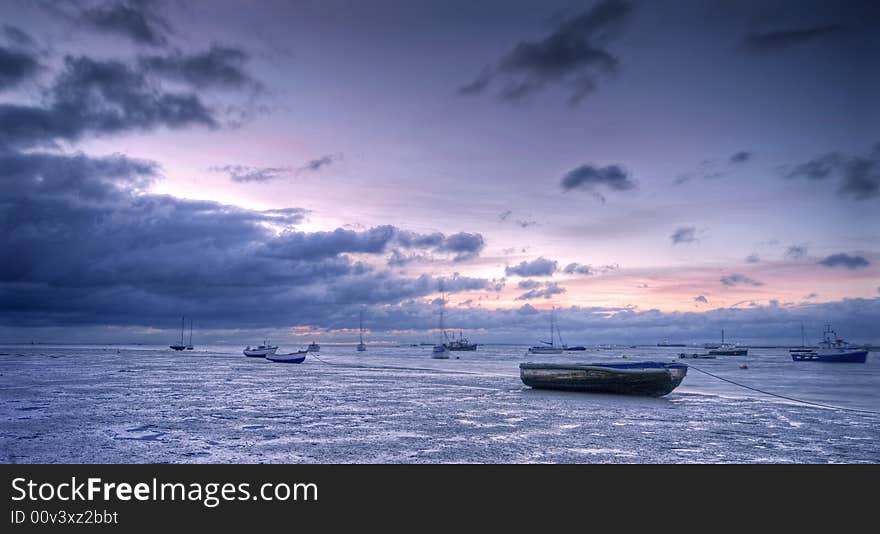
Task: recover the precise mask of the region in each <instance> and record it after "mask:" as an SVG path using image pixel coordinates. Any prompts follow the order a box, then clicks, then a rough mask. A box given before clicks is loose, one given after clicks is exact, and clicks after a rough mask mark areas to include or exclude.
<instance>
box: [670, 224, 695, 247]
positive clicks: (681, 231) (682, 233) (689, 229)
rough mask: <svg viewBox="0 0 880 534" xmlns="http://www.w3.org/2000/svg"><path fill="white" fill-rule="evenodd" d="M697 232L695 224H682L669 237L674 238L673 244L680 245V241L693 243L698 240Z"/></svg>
mask: <svg viewBox="0 0 880 534" xmlns="http://www.w3.org/2000/svg"><path fill="white" fill-rule="evenodd" d="M696 234H697V229H696V228H694V227H693V226H681V227H679V228H676V229H675V231H674V232H672V235H670V236H669V239H671V240H672V244H673V245H678V244H679V243H693V242H694V241H696V240H697V235H696Z"/></svg>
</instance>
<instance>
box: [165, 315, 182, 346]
mask: <svg viewBox="0 0 880 534" xmlns="http://www.w3.org/2000/svg"><path fill="white" fill-rule="evenodd" d="M183 322H184V318H183V317H181V318H180V341H179V342H178V341H175V342H174V343H172V344H171V345H168V348H169V349H174V350H184V349H186V345H184V344H183Z"/></svg>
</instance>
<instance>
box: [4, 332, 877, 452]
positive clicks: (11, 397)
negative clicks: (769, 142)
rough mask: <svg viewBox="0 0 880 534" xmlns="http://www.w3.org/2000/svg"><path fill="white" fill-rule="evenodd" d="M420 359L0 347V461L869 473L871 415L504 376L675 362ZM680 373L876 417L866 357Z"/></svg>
mask: <svg viewBox="0 0 880 534" xmlns="http://www.w3.org/2000/svg"><path fill="white" fill-rule="evenodd" d="M284 349H285V347H282V350H284ZM286 349H287V350H294V349H296V347H287V348H286ZM430 350H431V348H430V347H406V348H392V347H378V346H371V347H369V349H368V351H367V352H366V353H358V352H355V350H354V347H351V346H349V347H340V346H337V347H333V346H324V347H322V349H321V352H320V353H318V354H317V358H320V359H321V360H323V362H322V361H319V360H318V359H317V358H315V357H312V356H310V357H309V358H307V359H306V362H305V363H303V364H301V365H289V364H287V365H285V364H277V363H271V362H268V361H266V360H263V359H258V358H245V357H244V356H243V355H241V352H240V347H209V348H199V349H197V350H196V351H190V352H183V353H180V352H173V351H171V350H169V349H167V348H162V347H146V346H110V347H108V346H94V347H84V346H49V345H35V346H31V345H28V346H0V421H2V428H0V461H3V462H6V463H18V462H22V463H34V462H41V463H51V462H72V463H84V462H97V463H117V462H120V463H128V462H149V463H163V462H171V463H193V462H212V463H227V462H235V463H261V462H318V463H356V462H358V463H359V462H371V463H375V462H380V463H390V462H413V463H414V462H428V463H439V462H456V463H471V462H492V463H510V462H565V463H581V462H675V463H685V462H822V463H824V462H847V463H852V462H872V463H876V462H878V461H880V446H878V438H880V416H878V415H875V414H869V413H858V412H850V411H842V410H832V409H825V408H817V407H813V406H806V405H802V404H797V403H793V402H788V401H783V400H780V399H776V398H773V397H768V396H764V395H761V394H759V393H756V392H753V391H748V390H744V389H741V388H738V387H736V386H734V385H732V384H727V383H724V382H721V381H719V380H716V379H714V378H711V377H709V376H706V375H704V374H702V373H699V372H696V371H695V370H693V369H691V370H690V372H689V373H688V375H687V377H686V378H685V380H684V382H683V383H682V385H681V386H680V387H679V388H678V389H676V390H675V391H674V392H673V393H672V394H670V395H668V396H666V397H663V398H660V399H653V398H636V397H625V396H613V395H595V394H583V393H568V392H555V391H537V390H531V389H529V388H527V387H525V386H523V384H522V383H521V382H520V380H519V370H518V367H517V366H518V364H519V363H520V362H522V361H526V360H528V361H615V360H616V361H623V360H622V357H623V355H627V356H628V358H629V359H630V360H641V359H660V360H672V359H674V358H675V355H676V354H677V353H678V352H679V351H681V350H683V349H674V348H669V349H662V348H643V349H624V350H622V351H611V350H594V351H587V352H586V353H573V354H567V355H562V356H541V357H534V356H529V357H526V356H524V352H525V347H513V346H488V347H480V349H479V350H478V351H477V352H459V353H452V354H453V358H454V357H455V356H458V357H459V358H460V359H450V360H432V359H431V358H430ZM682 361H686V362H688V363H691V364H693V365H696V366H697V367H699V368H701V369H706V370H708V371H710V372H712V373H714V374H717V375H719V376H723V377H725V378H728V379H732V380H735V381H738V382H742V383H744V384H747V385H749V386H752V387H757V388H760V389H766V390H769V391H772V392H774V393H778V394H782V395H787V396H791V397H796V398H800V399H804V400H809V401H812V402H819V403H827V404H833V405H838V406H844V407H850V408H854V409H862V410H871V411H877V412H880V394H878V393H880V358H878V354H877V353H871V354H870V355H869V357H868V363H866V364H825V363H817V362H792V361H791V359H790V358H789V356H788V353H787V351H786V350H784V349H777V350H772V349H751V350H750V351H749V356H746V357H719V359H717V360H682ZM741 364H747V366H748V369H740V365H741Z"/></svg>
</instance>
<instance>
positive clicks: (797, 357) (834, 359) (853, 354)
mask: <svg viewBox="0 0 880 534" xmlns="http://www.w3.org/2000/svg"><path fill="white" fill-rule="evenodd" d="M791 359H792V360H794V361H796V362H827V363H865V362H866V361H867V359H868V351H867V350H853V351H847V352H839V353H833V354H829V353H822V352H821V351H818V352H792V353H791Z"/></svg>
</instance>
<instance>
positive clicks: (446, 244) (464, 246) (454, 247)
mask: <svg viewBox="0 0 880 534" xmlns="http://www.w3.org/2000/svg"><path fill="white" fill-rule="evenodd" d="M485 246H486V243H485V241H484V240H483V236H482V234H477V233H468V232H459V233H457V234H452V235H450V236H448V237H445V238H444V239H443V240H442V241H441V242H440V243H439V244H438V245H437V247H436V248H437V250H438V251H440V252H452V253H455V257H454V258H453V260H454V261H464V260H467V259H470V258H473V257H475V256H477V255H478V254H479V253H480V251H482V250H483V247H485Z"/></svg>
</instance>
